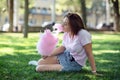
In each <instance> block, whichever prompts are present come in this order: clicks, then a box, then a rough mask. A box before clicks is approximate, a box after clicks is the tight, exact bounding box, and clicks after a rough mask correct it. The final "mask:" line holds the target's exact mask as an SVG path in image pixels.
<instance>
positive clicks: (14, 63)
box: [0, 53, 120, 80]
mask: <svg viewBox="0 0 120 80" xmlns="http://www.w3.org/2000/svg"><path fill="white" fill-rule="evenodd" d="M117 56H120V54H118V53H116V55H115V54H112V53H111V54H110V53H104V54H102V55H97V56H96V59H97V67H98V68H99V70H98V72H99V73H102V74H103V75H104V76H103V77H98V76H94V75H92V74H91V71H90V70H86V69H83V70H82V71H81V72H36V71H35V66H31V65H28V62H29V61H30V60H38V59H39V58H40V56H39V55H38V54H25V53H15V55H9V54H6V55H4V56H0V68H1V69H0V77H1V78H2V79H1V80H6V79H9V80H16V79H17V80H23V79H27V80H118V79H120V77H119V76H118V75H120V73H119V71H120V68H119V67H120V66H119V64H118V63H119V61H120V60H118V57H117ZM100 60H108V61H110V62H104V61H103V62H102V61H100ZM87 64H88V63H87Z"/></svg>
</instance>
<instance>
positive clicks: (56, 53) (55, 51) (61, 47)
mask: <svg viewBox="0 0 120 80" xmlns="http://www.w3.org/2000/svg"><path fill="white" fill-rule="evenodd" d="M64 50H65V47H64V46H60V47H58V48H56V49H54V50H53V51H52V53H51V54H50V56H56V55H58V54H60V53H62V52H63V51H64Z"/></svg>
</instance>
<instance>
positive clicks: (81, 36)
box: [62, 29, 91, 66]
mask: <svg viewBox="0 0 120 80" xmlns="http://www.w3.org/2000/svg"><path fill="white" fill-rule="evenodd" d="M88 43H91V35H90V33H89V32H88V31H86V30H84V29H81V30H80V31H79V32H78V34H77V35H76V36H74V38H70V36H69V34H68V33H64V36H63V42H62V45H63V46H64V47H65V48H66V50H67V51H69V52H70V54H71V55H72V56H73V57H74V59H75V61H76V62H77V63H78V64H80V65H81V66H84V65H85V63H86V58H87V55H86V52H85V50H84V48H83V46H84V45H86V44H88Z"/></svg>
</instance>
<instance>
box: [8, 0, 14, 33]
mask: <svg viewBox="0 0 120 80" xmlns="http://www.w3.org/2000/svg"><path fill="white" fill-rule="evenodd" d="M13 2H14V0H8V11H9V24H10V26H9V32H13V7H14V6H13V5H14V4H13Z"/></svg>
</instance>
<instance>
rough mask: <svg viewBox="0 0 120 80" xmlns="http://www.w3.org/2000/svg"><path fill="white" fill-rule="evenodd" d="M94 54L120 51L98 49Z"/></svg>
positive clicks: (117, 51)
mask: <svg viewBox="0 0 120 80" xmlns="http://www.w3.org/2000/svg"><path fill="white" fill-rule="evenodd" d="M93 53H94V54H96V55H99V54H103V53H120V51H119V50H97V51H93Z"/></svg>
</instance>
